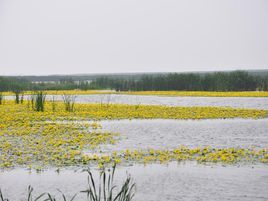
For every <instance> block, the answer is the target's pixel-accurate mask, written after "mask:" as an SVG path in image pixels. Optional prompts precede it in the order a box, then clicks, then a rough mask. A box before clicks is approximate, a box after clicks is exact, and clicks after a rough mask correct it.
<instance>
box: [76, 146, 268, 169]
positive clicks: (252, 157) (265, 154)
mask: <svg viewBox="0 0 268 201" xmlns="http://www.w3.org/2000/svg"><path fill="white" fill-rule="evenodd" d="M77 160H78V163H79V162H80V163H82V164H98V166H99V168H100V169H102V168H105V167H107V166H109V165H115V164H120V163H124V164H129V163H133V162H136V163H143V164H148V163H168V162H170V161H197V162H199V163H223V164H233V163H238V162H262V163H268V149H259V150H254V149H243V148H223V149H216V148H210V147H203V148H200V147H197V148H187V147H185V146H181V147H179V148H176V149H172V150H155V149H149V150H128V149H127V150H125V151H121V152H113V153H112V154H109V155H100V156H98V155H97V154H95V155H91V156H89V155H83V156H82V157H81V158H77Z"/></svg>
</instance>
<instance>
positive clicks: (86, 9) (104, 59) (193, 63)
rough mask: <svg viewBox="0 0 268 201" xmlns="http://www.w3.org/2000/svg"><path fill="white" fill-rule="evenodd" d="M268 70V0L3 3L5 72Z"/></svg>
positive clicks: (0, 66)
mask: <svg viewBox="0 0 268 201" xmlns="http://www.w3.org/2000/svg"><path fill="white" fill-rule="evenodd" d="M230 69H268V0H0V74H2V75H11V74H13V75H25V74H71V73H116V72H167V71H168V72H175V71H176V72H180V71H200V70H230Z"/></svg>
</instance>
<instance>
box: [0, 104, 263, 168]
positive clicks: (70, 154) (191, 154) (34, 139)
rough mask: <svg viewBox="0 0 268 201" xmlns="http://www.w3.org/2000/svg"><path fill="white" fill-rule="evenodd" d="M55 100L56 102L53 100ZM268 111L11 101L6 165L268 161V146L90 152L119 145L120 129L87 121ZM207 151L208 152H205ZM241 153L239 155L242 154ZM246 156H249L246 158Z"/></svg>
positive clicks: (2, 155)
mask: <svg viewBox="0 0 268 201" xmlns="http://www.w3.org/2000/svg"><path fill="white" fill-rule="evenodd" d="M53 104H55V103H53ZM266 115H267V111H264V110H250V109H232V108H214V107H190V108H187V107H165V106H144V105H139V106H135V105H134V106H133V105H113V104H111V105H110V104H105V105H103V104H102V105H100V104H76V105H75V112H66V111H65V107H64V104H63V103H62V102H56V110H54V111H53V110H52V103H51V102H47V103H46V105H45V112H36V111H33V110H32V109H31V107H30V104H29V103H28V102H27V101H25V102H24V103H23V104H15V103H14V101H13V100H12V101H11V100H10V101H5V103H4V104H3V105H0V117H1V118H0V169H1V168H11V167H17V166H20V167H28V168H35V169H42V167H49V166H58V167H62V166H72V165H81V164H89V163H90V162H94V163H96V162H97V163H98V164H99V167H100V168H102V167H104V166H105V164H111V163H121V162H122V161H144V163H147V162H150V161H160V162H165V161H170V160H175V159H176V160H186V159H187V160H188V159H191V160H192V159H195V160H198V161H201V162H203V161H204V162H206V161H211V162H217V161H223V162H225V161H226V162H230V161H236V160H237V159H238V158H240V157H241V156H244V155H245V156H246V157H248V156H249V158H250V159H251V158H260V159H261V160H262V161H263V162H267V160H268V155H267V150H264V151H261V152H260V151H258V152H256V151H254V150H240V149H239V150H237V149H234V150H228V149H227V150H225V151H224V150H208V151H205V150H204V149H202V150H196V149H187V148H183V149H182V148H180V149H176V150H172V151H157V150H150V151H149V152H142V151H129V150H126V151H125V152H124V153H121V154H118V153H112V154H111V156H105V155H104V156H97V155H95V156H93V157H91V156H88V155H86V154H85V153H84V151H85V150H94V149H96V148H98V146H99V145H100V144H107V143H109V144H114V143H115V142H116V138H115V137H116V136H117V134H114V133H110V132H104V131H102V130H101V126H100V125H99V124H98V123H85V122H83V121H81V120H99V119H131V118H141V119H150V118H162V119H163V118H165V119H202V118H234V117H240V118H261V117H264V116H266ZM203 153H206V154H205V155H203ZM237 154H238V156H237V157H236V155H237ZM244 158H245V157H244Z"/></svg>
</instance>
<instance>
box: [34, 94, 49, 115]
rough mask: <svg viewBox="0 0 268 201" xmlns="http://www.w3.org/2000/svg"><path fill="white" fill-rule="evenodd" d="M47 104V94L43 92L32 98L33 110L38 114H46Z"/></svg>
mask: <svg viewBox="0 0 268 201" xmlns="http://www.w3.org/2000/svg"><path fill="white" fill-rule="evenodd" d="M45 102H46V94H45V93H43V92H42V91H39V92H37V93H36V94H33V95H32V96H31V103H32V108H33V110H34V111H37V112H44V110H45Z"/></svg>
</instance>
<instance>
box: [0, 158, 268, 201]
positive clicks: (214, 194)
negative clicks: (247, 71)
mask: <svg viewBox="0 0 268 201" xmlns="http://www.w3.org/2000/svg"><path fill="white" fill-rule="evenodd" d="M126 171H127V172H128V173H130V174H131V176H132V177H133V178H134V180H135V182H136V185H137V191H136V194H135V197H134V201H166V200H172V201H177V200H196V201H199V200H204V201H223V200H236V201H240V200H241V201H252V200H267V199H268V191H267V188H268V166H265V165H254V166H247V165H244V166H240V167H237V166H227V167H223V166H221V165H213V166H206V165H198V164H196V163H179V164H178V163H176V162H173V163H170V164H169V165H160V164H152V165H147V166H143V165H135V166H131V167H120V168H117V170H116V180H115V182H116V184H121V183H122V181H123V178H125V177H126ZM93 173H94V175H95V176H97V177H98V174H97V172H96V170H94V171H93ZM86 176H87V175H86V173H81V172H80V171H78V172H74V171H73V170H64V171H61V172H60V173H59V174H58V173H56V172H55V171H53V170H49V171H45V172H43V173H42V174H36V173H31V174H29V173H28V172H27V171H25V170H12V171H9V172H3V173H0V181H1V182H0V188H2V191H3V192H4V195H5V196H6V197H9V198H10V200H11V201H12V200H14V201H15V200H22V198H24V197H26V193H27V191H26V190H27V186H28V185H32V186H33V187H34V189H35V191H34V192H35V193H36V194H40V193H41V192H44V191H46V192H51V193H52V194H57V195H59V193H58V192H57V190H56V188H59V189H60V190H61V191H63V192H64V193H66V194H67V195H68V196H69V197H71V196H72V195H74V194H75V193H77V192H78V191H80V190H85V189H86V183H87V182H86V180H87V179H86ZM97 177H96V178H97ZM85 198H86V197H85V195H80V196H78V197H77V199H76V200H77V201H82V200H83V201H84V200H86V199H85Z"/></svg>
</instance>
